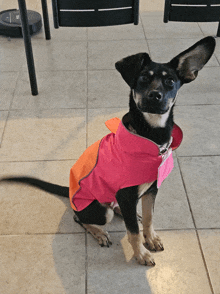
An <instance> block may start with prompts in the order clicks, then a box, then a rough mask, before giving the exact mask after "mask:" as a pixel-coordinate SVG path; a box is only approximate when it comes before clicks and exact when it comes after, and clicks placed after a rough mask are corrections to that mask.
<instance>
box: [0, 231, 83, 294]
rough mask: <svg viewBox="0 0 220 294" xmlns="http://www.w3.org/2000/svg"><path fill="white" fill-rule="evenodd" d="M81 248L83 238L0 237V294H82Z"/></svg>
mask: <svg viewBox="0 0 220 294" xmlns="http://www.w3.org/2000/svg"><path fill="white" fill-rule="evenodd" d="M84 244H85V238H84V236H83V235H68V234H67V235H36V236H33V235H32V236H1V237H0V248H1V264H0V271H1V280H0V288H1V292H2V293H10V294H16V293H33V294H37V293H50V294H61V293H62V294H71V293H77V294H78V293H79V294H83V293H85V245H84ZM73 291H74V292H73Z"/></svg>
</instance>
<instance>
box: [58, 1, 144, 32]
mask: <svg viewBox="0 0 220 294" xmlns="http://www.w3.org/2000/svg"><path fill="white" fill-rule="evenodd" d="M52 5H53V19H54V27H55V28H59V27H96V26H113V25H122V24H129V23H134V24H135V25H137V24H138V18H139V0H52Z"/></svg>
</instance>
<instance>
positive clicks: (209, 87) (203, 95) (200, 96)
mask: <svg viewBox="0 0 220 294" xmlns="http://www.w3.org/2000/svg"><path fill="white" fill-rule="evenodd" d="M219 80H220V67H205V68H203V69H202V70H201V72H200V73H199V75H198V77H197V78H196V80H195V81H193V82H192V83H189V84H187V85H183V86H182V88H181V89H180V90H179V95H178V97H177V102H176V105H195V104H199V105H201V104H220V99H219V89H220V88H219Z"/></svg>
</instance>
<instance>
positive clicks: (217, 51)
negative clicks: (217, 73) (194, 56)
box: [215, 38, 220, 64]
mask: <svg viewBox="0 0 220 294" xmlns="http://www.w3.org/2000/svg"><path fill="white" fill-rule="evenodd" d="M215 56H216V57H217V60H218V63H219V64H220V40H219V38H217V39H216V48H215Z"/></svg>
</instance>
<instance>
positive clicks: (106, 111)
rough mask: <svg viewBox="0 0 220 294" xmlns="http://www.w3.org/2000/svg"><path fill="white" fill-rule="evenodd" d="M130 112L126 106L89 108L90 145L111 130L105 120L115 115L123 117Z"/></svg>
mask: <svg viewBox="0 0 220 294" xmlns="http://www.w3.org/2000/svg"><path fill="white" fill-rule="evenodd" d="M127 112H128V109H126V108H121V109H120V108H100V109H89V111H88V122H89V123H88V135H87V136H88V146H90V145H92V144H93V143H94V142H96V141H97V140H100V139H101V138H102V137H104V136H105V135H107V134H109V133H110V131H109V129H108V128H107V127H106V125H105V122H106V121H107V120H109V119H111V118H113V117H118V118H120V119H121V118H122V117H123V115H124V114H125V113H127Z"/></svg>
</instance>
